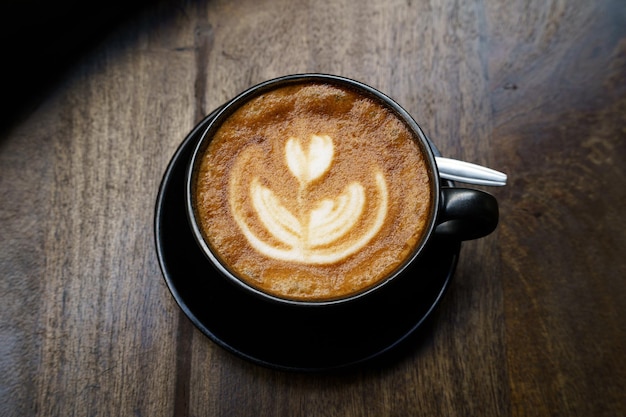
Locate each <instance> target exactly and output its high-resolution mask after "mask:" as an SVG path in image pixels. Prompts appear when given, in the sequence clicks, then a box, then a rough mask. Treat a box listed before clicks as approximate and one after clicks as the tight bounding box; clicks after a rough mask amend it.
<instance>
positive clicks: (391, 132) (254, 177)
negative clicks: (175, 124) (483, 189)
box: [194, 82, 432, 301]
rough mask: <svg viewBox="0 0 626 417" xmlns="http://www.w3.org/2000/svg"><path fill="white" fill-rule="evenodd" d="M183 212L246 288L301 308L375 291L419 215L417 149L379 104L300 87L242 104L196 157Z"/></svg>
mask: <svg viewBox="0 0 626 417" xmlns="http://www.w3.org/2000/svg"><path fill="white" fill-rule="evenodd" d="M200 158H201V160H200V162H199V168H198V170H197V173H196V176H195V188H194V200H195V207H194V210H195V214H196V218H197V221H198V224H199V226H200V229H201V231H202V234H203V236H204V239H205V241H206V242H207V243H208V245H209V247H210V248H211V251H212V252H213V253H214V254H215V255H216V256H217V257H218V258H219V259H220V261H221V262H222V263H223V265H224V266H225V267H226V268H227V269H229V270H231V271H232V272H233V273H234V274H235V275H236V276H238V277H239V278H240V279H242V280H243V281H244V282H246V283H248V284H249V285H251V286H253V287H255V288H257V289H259V290H261V291H263V292H266V293H268V294H271V295H274V296H277V297H280V298H286V299H292V300H304V301H323V300H332V299H337V298H341V297H346V296H349V295H352V294H355V293H358V292H361V291H363V290H365V289H367V288H370V287H372V286H374V285H376V284H377V283H378V282H380V281H381V280H383V279H385V278H386V277H387V276H389V274H391V273H393V271H394V270H396V269H397V268H398V267H400V266H401V265H402V264H403V263H404V262H405V261H406V260H407V258H409V257H410V255H412V254H413V253H414V251H415V249H416V247H417V246H418V245H419V244H420V243H421V241H422V238H423V235H424V233H425V230H426V228H427V227H428V224H429V221H430V216H431V211H432V208H431V205H432V196H431V193H432V191H431V188H432V184H431V183H430V178H429V172H428V167H427V163H426V161H425V157H424V156H423V154H422V151H421V149H420V146H419V145H418V143H417V139H416V138H415V137H414V134H413V133H412V132H411V130H410V129H409V128H408V127H407V126H406V125H405V123H404V122H403V121H402V120H401V119H400V118H399V117H398V116H396V115H395V113H394V112H393V111H391V110H390V109H389V108H388V107H387V106H386V105H385V104H384V103H383V102H381V101H378V100H376V99H374V98H372V97H369V96H367V95H364V94H361V93H358V92H357V91H355V90H352V89H349V88H344V87H341V86H338V85H335V84H326V83H316V82H305V83H302V84H297V85H289V86H285V87H279V88H277V89H275V90H272V91H269V92H266V93H264V94H262V95H260V96H257V97H254V98H252V99H250V100H249V101H248V102H247V103H245V104H243V105H242V106H241V107H240V108H238V109H237V110H235V112H234V113H233V114H231V115H230V116H229V117H228V118H226V119H225V120H224V122H223V123H222V124H221V126H220V127H219V128H218V129H217V130H216V132H215V134H214V136H213V138H212V139H211V141H210V143H209V144H208V146H207V147H206V149H205V150H204V152H203V154H202V155H201V156H200Z"/></svg>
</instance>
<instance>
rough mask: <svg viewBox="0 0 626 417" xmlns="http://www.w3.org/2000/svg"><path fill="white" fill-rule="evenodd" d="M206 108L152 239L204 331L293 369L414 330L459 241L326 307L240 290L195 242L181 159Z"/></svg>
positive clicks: (161, 201)
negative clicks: (370, 293)
mask: <svg viewBox="0 0 626 417" xmlns="http://www.w3.org/2000/svg"><path fill="white" fill-rule="evenodd" d="M215 113H216V112H213V113H212V114H210V115H209V116H207V117H206V118H205V119H204V120H203V121H202V122H200V123H199V124H198V125H197V126H196V127H195V128H194V130H193V131H192V132H191V133H190V134H189V135H188V136H187V138H185V140H184V142H183V143H182V144H181V145H180V147H179V148H178V150H177V151H176V153H175V154H174V157H173V158H172V160H171V162H170V164H169V166H168V168H167V171H166V172H165V175H164V177H163V180H162V183H161V188H160V190H159V195H158V198H157V203H156V217H155V234H156V236H155V238H156V248H157V255H158V258H159V263H160V266H161V270H162V271H163V275H164V277H165V281H166V283H167V285H168V287H169V289H170V291H171V293H172V295H173V296H174V299H175V300H176V302H177V303H178V305H179V306H180V308H181V309H182V310H183V312H184V313H185V314H186V315H187V317H189V319H190V320H191V321H192V322H193V323H194V324H195V325H196V326H197V327H198V329H200V330H201V331H202V332H203V333H204V334H205V335H206V336H208V337H209V338H210V339H211V340H212V341H214V342H215V343H217V344H218V345H220V346H222V347H224V348H225V349H227V350H229V351H231V352H233V353H235V354H237V355H239V356H241V357H243V358H245V359H247V360H250V361H252V362H254V363H257V364H260V365H264V366H269V367H272V368H279V369H285V370H295V371H323V370H331V369H338V368H344V367H348V366H352V365H356V364H360V363H363V362H365V361H368V360H370V359H373V358H376V357H379V356H381V355H382V354H383V353H387V352H388V351H390V350H392V349H393V348H395V347H396V346H397V345H399V344H400V342H402V341H403V340H405V339H406V338H407V337H409V336H410V335H411V334H413V333H414V332H415V331H416V330H417V329H418V328H419V327H420V326H421V325H422V324H423V323H424V321H425V320H426V318H427V317H428V316H429V315H430V314H431V313H432V311H433V310H434V308H435V307H436V305H437V304H438V303H439V301H440V299H441V297H442V296H443V294H444V293H445V290H446V288H447V287H448V285H449V283H450V280H451V278H452V275H453V273H454V269H455V267H456V264H457V260H458V256H459V252H460V248H461V244H460V242H456V241H455V242H451V241H449V240H447V241H434V242H432V243H430V244H429V246H428V247H427V248H425V250H426V253H424V256H422V257H421V258H420V259H421V260H420V261H419V262H418V263H416V264H415V265H414V267H413V268H412V270H410V271H408V272H407V276H405V277H403V279H397V280H395V281H393V282H391V283H389V284H388V285H386V286H384V287H382V289H381V290H380V291H379V292H377V293H376V295H375V297H373V298H367V299H365V300H358V301H355V302H353V303H349V304H348V305H337V306H331V307H324V309H323V310H322V309H320V308H319V307H285V306H281V305H277V304H274V303H271V302H267V301H263V300H260V299H259V298H256V297H254V296H251V295H249V294H246V293H243V292H242V291H241V289H239V288H236V287H235V286H234V285H233V284H231V283H230V282H228V281H226V280H225V279H223V278H222V277H221V276H219V275H218V274H217V273H216V272H214V270H213V267H212V266H211V264H210V263H209V261H208V260H206V258H205V257H204V255H203V254H202V252H201V251H200V249H199V248H198V247H197V246H196V243H195V241H194V238H193V236H192V234H191V230H190V229H189V226H188V223H187V217H186V211H185V202H184V201H185V200H184V188H185V187H184V183H185V172H186V167H187V163H188V161H189V159H190V157H191V153H192V151H193V148H194V145H195V144H196V143H197V141H198V140H199V138H200V136H201V135H202V132H203V130H204V128H205V127H206V126H207V124H208V123H209V122H210V121H211V119H212V118H213V117H215Z"/></svg>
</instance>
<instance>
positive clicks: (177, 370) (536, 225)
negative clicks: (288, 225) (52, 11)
mask: <svg viewBox="0 0 626 417" xmlns="http://www.w3.org/2000/svg"><path fill="white" fill-rule="evenodd" d="M99 7H105V6H104V4H99ZM97 10H98V9H97V8H96V11H97ZM96 14H97V13H96ZM70 26H71V25H70ZM58 29H59V30H63V28H62V27H60V28H58ZM68 30H69V29H68ZM72 33H73V36H75V37H76V38H80V34H79V33H77V32H72ZM45 41H46V37H45V36H43V37H41V38H40V42H43V43H45ZM56 46H57V47H59V46H60V47H63V46H64V45H56ZM46 67H47V66H46V63H45V62H40V63H39V66H38V68H37V70H38V71H41V72H45V70H46ZM300 72H324V73H333V74H338V75H343V76H347V77H351V78H355V79H358V80H360V81H363V82H365V83H367V84H370V85H372V86H374V87H376V88H378V89H380V90H382V91H384V92H386V93H387V94H389V95H390V96H392V97H393V98H395V99H396V101H398V102H399V103H400V104H401V105H402V106H403V107H405V108H406V109H407V110H408V111H409V112H410V113H411V114H412V115H413V116H414V118H415V119H416V120H417V121H418V123H420V124H421V125H422V127H423V128H424V129H425V130H426V132H427V134H428V135H429V136H430V137H431V139H433V141H434V142H435V143H436V145H437V146H438V147H439V149H440V150H441V151H442V153H443V154H444V155H445V156H449V157H454V158H460V159H465V160H468V161H472V162H476V163H481V164H485V165H488V166H490V167H493V168H495V169H498V170H501V171H505V172H506V173H508V174H509V184H508V186H507V187H504V188H498V189H490V190H489V191H490V192H492V193H493V194H494V195H495V196H496V197H497V198H498V200H499V202H500V214H501V219H500V224H499V226H498V229H497V230H496V232H494V233H493V234H492V235H490V236H488V237H486V238H484V239H480V240H475V241H470V242H466V243H465V244H464V245H463V247H462V251H461V257H460V261H459V264H458V267H457V270H456V274H455V276H454V280H453V282H452V285H451V287H450V288H449V291H448V292H447V293H446V295H445V297H444V299H443V301H442V303H441V304H440V306H439V308H438V310H437V312H436V314H435V315H434V317H433V320H432V322H431V324H429V325H428V326H427V327H426V328H425V329H424V330H423V331H422V332H420V334H419V337H416V338H414V339H412V340H411V341H410V343H409V345H408V346H405V347H403V348H402V349H401V350H399V351H398V352H397V353H396V354H394V355H391V356H390V357H389V358H387V359H386V360H384V361H375V362H373V363H369V364H364V365H362V366H359V367H356V368H353V369H349V370H346V371H342V372H331V373H313V374H310V373H297V372H284V371H278V370H273V369H268V368H265V367H261V366H258V365H255V364H252V363H249V362H247V361H245V360H243V359H240V358H239V357H238V356H235V355H233V354H231V353H230V352H228V351H226V350H224V349H223V348H221V347H219V346H217V345H216V344H215V343H214V342H212V341H211V340H209V339H208V338H207V337H205V336H204V335H203V334H202V333H201V332H200V331H199V330H197V329H196V327H194V325H193V324H192V323H191V322H190V321H189V320H188V319H187V317H186V316H185V315H184V314H183V313H182V311H181V310H180V309H179V307H178V306H177V304H176V302H175V301H174V299H173V297H172V296H171V294H170V292H169V291H168V288H167V286H166V283H165V281H164V279H163V275H162V273H161V270H160V268H159V263H158V258H157V254H156V250H155V244H154V230H153V229H154V228H153V224H154V210H155V201H156V197H157V192H158V189H159V184H160V181H161V178H162V176H163V173H164V172H165V169H166V167H167V164H168V162H169V161H170V159H171V157H172V155H173V154H174V152H175V150H176V149H177V147H178V145H179V144H180V143H181V142H182V140H183V139H184V137H185V136H186V134H187V133H188V132H189V131H191V129H192V128H193V127H194V126H195V125H196V124H197V123H198V122H199V121H200V120H201V119H202V118H203V116H204V115H206V114H207V113H208V112H210V111H211V110H213V109H214V108H216V107H217V106H219V105H220V104H222V103H224V102H225V101H226V100H227V99H228V98H230V97H232V96H234V95H235V94H237V93H238V92H240V91H242V90H243V89H245V88H247V87H249V86H251V85H253V84H256V83H258V82H261V81H264V80H266V79H269V78H273V77H276V76H280V75H284V74H289V73H300ZM25 74H27V73H25ZM29 76H31V77H32V76H33V75H32V74H30V75H29ZM18 81H19V80H16V82H18ZM5 98H6V97H5ZM20 98H21V99H22V101H24V100H23V99H24V97H20ZM27 98H28V100H26V101H27V103H26V105H23V106H22V107H21V110H20V112H19V116H16V117H13V116H12V117H11V119H10V120H3V125H2V131H1V133H0V135H1V136H0V237H1V238H0V284H1V294H0V295H1V300H0V317H1V322H0V331H1V334H0V373H1V374H2V375H3V376H2V379H1V381H0V415H2V416H34V415H41V416H150V417H153V416H187V415H189V416H229V417H231V416H376V417H382V416H483V417H484V416H584V417H596V416H623V415H626V394H625V393H626V354H625V353H624V350H625V349H626V324H624V317H625V316H626V302H625V300H626V281H625V278H626V220H625V215H624V206H625V204H626V168H624V166H625V162H626V161H625V159H626V3H624V1H623V0H604V1H586V0H571V1H561V0H528V1H522V0H519V1H504V0H488V1H460V0H441V1H427V0H386V1H382V0H366V1H354V0H316V1H306V0H240V1H226V0H215V1H178V2H176V1H162V2H153V3H152V4H148V5H145V6H144V7H142V8H141V9H140V10H139V11H136V12H133V13H128V14H127V15H125V17H124V19H121V20H118V21H117V24H115V25H111V28H110V29H109V30H107V31H106V32H104V33H102V32H101V36H99V37H97V40H95V41H94V42H91V43H90V44H89V47H88V48H86V49H83V53H82V54H81V55H77V56H76V57H75V58H74V59H73V60H72V61H71V64H68V65H66V66H65V67H64V69H63V70H62V71H59V74H58V76H57V77H55V78H54V79H52V80H51V81H50V82H49V83H48V84H47V85H46V87H45V88H44V87H42V88H41V89H38V90H37V91H36V94H33V95H32V98H30V96H29V97H27ZM5 104H7V103H6V101H5ZM5 115H6V113H5ZM484 189H486V188H484ZM237 307H238V306H236V307H235V308H237ZM372 337H376V335H372Z"/></svg>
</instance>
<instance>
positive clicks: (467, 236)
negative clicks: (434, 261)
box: [435, 187, 499, 240]
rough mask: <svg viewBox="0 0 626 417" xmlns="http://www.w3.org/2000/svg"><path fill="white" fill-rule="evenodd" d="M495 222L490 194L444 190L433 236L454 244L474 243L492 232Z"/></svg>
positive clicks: (493, 198)
mask: <svg viewBox="0 0 626 417" xmlns="http://www.w3.org/2000/svg"><path fill="white" fill-rule="evenodd" d="M498 218H499V211H498V202H497V200H496V199H495V197H494V196H492V195H491V194H488V193H486V192H484V191H480V190H474V189H469V188H456V187H454V188H447V187H444V188H442V189H441V207H440V210H439V216H438V218H437V224H438V225H437V227H436V229H435V234H436V235H437V236H442V237H449V238H454V239H457V240H471V239H478V238H480V237H483V236H487V235H488V234H489V233H491V232H493V231H494V230H495V228H496V226H497V225H498Z"/></svg>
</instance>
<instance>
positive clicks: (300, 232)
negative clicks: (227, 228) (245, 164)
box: [229, 135, 388, 264]
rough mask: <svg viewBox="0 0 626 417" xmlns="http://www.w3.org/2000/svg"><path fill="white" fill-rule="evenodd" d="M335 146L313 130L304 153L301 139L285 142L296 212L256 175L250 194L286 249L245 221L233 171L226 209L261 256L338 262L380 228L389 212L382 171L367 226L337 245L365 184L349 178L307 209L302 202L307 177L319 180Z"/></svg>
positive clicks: (353, 220) (358, 209)
mask: <svg viewBox="0 0 626 417" xmlns="http://www.w3.org/2000/svg"><path fill="white" fill-rule="evenodd" d="M333 154H334V147H333V142H332V139H331V138H330V137H329V136H326V135H325V136H317V135H313V136H312V137H311V140H310V142H309V148H308V152H304V151H303V150H302V146H301V142H300V140H299V139H295V138H290V139H289V140H288V141H287V144H286V147H285V156H286V158H285V159H286V164H287V166H288V167H289V170H290V171H291V173H292V174H293V175H294V177H296V178H297V179H298V181H299V188H298V190H297V193H296V194H295V197H294V199H295V204H292V206H295V208H296V210H297V211H296V213H295V214H294V213H292V212H291V211H290V210H289V209H288V208H287V207H285V205H284V204H283V203H282V202H281V201H280V199H279V198H278V197H277V196H276V195H275V193H274V192H273V191H272V190H271V189H269V188H267V187H265V186H263V185H261V183H260V181H259V178H258V177H255V178H254V179H253V180H252V181H251V183H250V199H251V201H252V206H253V207H254V210H255V212H256V215H257V216H258V218H259V220H260V221H261V223H262V224H263V225H264V226H265V228H266V229H267V231H268V232H269V233H270V234H271V235H272V237H273V238H275V239H276V240H277V241H279V242H280V243H281V244H282V245H284V246H286V247H287V248H286V249H283V248H281V247H279V246H278V245H273V244H271V243H268V242H266V241H264V240H263V239H261V238H259V237H258V236H257V235H256V234H255V233H254V232H253V231H252V230H251V228H250V227H249V226H248V223H247V219H246V214H245V213H244V212H243V210H241V207H240V205H239V204H237V199H236V196H237V195H238V185H239V184H241V182H242V181H243V180H244V178H243V175H242V174H241V173H239V172H237V170H235V174H234V175H233V176H232V180H231V183H230V187H229V189H230V196H229V202H230V208H231V210H232V212H233V216H234V218H235V221H236V222H237V225H238V226H239V228H240V229H241V231H242V233H243V234H244V236H245V237H246V239H247V240H248V243H249V244H250V245H251V246H252V247H254V248H255V249H256V250H257V251H259V252H260V253H262V254H263V255H265V256H267V257H269V258H273V259H277V260H282V261H291V262H299V263H311V264H330V263H335V262H338V261H340V260H342V259H344V258H347V257H348V256H350V255H352V254H354V253H355V252H357V251H359V250H360V249H362V248H363V247H364V246H365V245H367V243H368V242H369V241H370V240H371V239H372V238H373V237H374V236H375V235H376V233H378V232H379V231H380V229H381V227H382V225H383V223H384V221H385V217H386V215H387V204H388V196H387V184H386V182H385V179H384V177H383V174H382V173H381V172H380V171H378V170H376V171H375V173H374V176H375V178H376V181H375V182H376V188H377V191H378V193H377V198H378V204H377V206H378V209H377V211H376V213H375V216H374V221H373V222H371V224H370V226H369V228H368V229H367V230H365V232H364V233H362V234H360V235H359V234H355V237H354V239H352V240H349V241H347V242H345V243H343V244H335V243H336V242H337V241H338V240H340V239H341V238H342V237H344V236H346V234H347V233H348V232H350V231H351V229H353V228H354V227H355V225H356V224H357V222H358V221H359V219H360V217H361V216H362V215H363V212H364V207H365V199H366V193H365V188H364V187H363V185H361V184H360V183H359V182H352V183H350V184H349V185H347V186H346V188H345V190H344V191H343V192H342V193H341V194H339V195H338V196H336V197H332V198H326V199H323V200H321V201H319V202H317V203H313V205H314V207H313V209H311V210H310V211H307V207H308V206H309V205H308V204H307V203H306V202H304V201H303V197H302V196H303V194H304V193H306V192H307V187H308V186H309V185H310V183H311V182H313V181H315V180H317V179H319V178H320V177H321V176H322V175H323V174H324V173H326V172H327V171H328V170H329V169H330V168H331V164H332V160H333Z"/></svg>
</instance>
